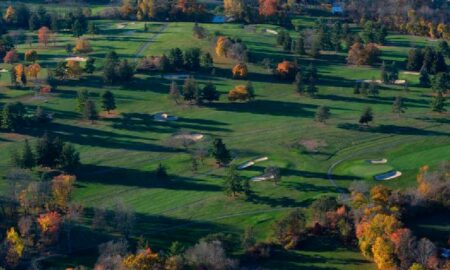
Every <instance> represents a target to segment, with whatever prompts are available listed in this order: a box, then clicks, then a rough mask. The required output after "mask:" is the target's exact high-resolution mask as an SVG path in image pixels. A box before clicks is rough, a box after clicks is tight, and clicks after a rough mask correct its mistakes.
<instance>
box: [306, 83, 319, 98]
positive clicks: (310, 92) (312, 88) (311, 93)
mask: <svg viewBox="0 0 450 270" xmlns="http://www.w3.org/2000/svg"><path fill="white" fill-rule="evenodd" d="M317 92H318V89H317V87H316V84H315V83H314V81H310V82H309V84H308V85H307V86H306V93H308V95H309V96H310V97H314V96H315V95H316V94H317Z"/></svg>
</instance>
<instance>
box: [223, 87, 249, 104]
mask: <svg viewBox="0 0 450 270" xmlns="http://www.w3.org/2000/svg"><path fill="white" fill-rule="evenodd" d="M250 99H251V93H250V92H249V91H248V89H247V87H246V86H245V85H237V86H236V87H234V88H233V89H231V90H230V91H229V92H228V100H229V101H239V100H240V101H247V100H250Z"/></svg>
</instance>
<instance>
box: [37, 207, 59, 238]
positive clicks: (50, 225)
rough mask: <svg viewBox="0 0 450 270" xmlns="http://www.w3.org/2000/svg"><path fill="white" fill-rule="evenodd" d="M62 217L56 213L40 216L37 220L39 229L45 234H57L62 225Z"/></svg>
mask: <svg viewBox="0 0 450 270" xmlns="http://www.w3.org/2000/svg"><path fill="white" fill-rule="evenodd" d="M61 220H62V219H61V215H60V214H58V213H57V212H55V211H52V212H48V213H44V214H40V215H39V217H38V218H37V222H38V224H39V228H40V229H41V232H43V233H56V232H58V231H59V227H60V225H61Z"/></svg>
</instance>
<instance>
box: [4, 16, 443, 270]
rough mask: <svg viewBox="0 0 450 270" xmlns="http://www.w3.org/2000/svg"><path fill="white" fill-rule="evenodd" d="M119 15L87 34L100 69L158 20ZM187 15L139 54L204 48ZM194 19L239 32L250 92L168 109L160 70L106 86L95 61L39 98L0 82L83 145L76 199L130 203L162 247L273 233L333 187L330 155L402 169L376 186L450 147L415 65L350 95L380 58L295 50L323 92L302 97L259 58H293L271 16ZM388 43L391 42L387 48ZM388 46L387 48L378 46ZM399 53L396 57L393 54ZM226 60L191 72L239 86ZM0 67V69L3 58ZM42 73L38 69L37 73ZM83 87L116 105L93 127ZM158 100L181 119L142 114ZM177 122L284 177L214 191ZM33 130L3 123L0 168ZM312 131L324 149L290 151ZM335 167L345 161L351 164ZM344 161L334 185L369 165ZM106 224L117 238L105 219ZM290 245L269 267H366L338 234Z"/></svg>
mask: <svg viewBox="0 0 450 270" xmlns="http://www.w3.org/2000/svg"><path fill="white" fill-rule="evenodd" d="M308 20H309V19H307V18H305V21H308ZM118 23H123V22H115V21H109V20H103V21H97V24H98V26H99V27H100V29H101V32H100V34H99V35H88V36H86V37H87V38H89V40H90V42H91V44H92V47H93V49H94V51H93V52H92V53H90V54H89V55H90V56H91V57H94V58H95V59H96V65H97V66H101V65H102V64H103V57H104V55H105V54H106V53H107V52H108V51H110V50H115V51H117V52H118V54H119V55H120V56H121V57H125V58H128V59H129V60H130V61H134V58H135V54H136V52H137V51H138V50H139V48H141V47H142V45H143V44H144V43H145V42H146V41H148V40H150V39H151V38H152V37H153V36H154V35H155V34H156V33H157V32H158V31H159V30H160V29H161V28H162V24H161V23H150V24H149V27H150V31H149V32H148V33H145V32H143V23H140V22H137V23H134V24H132V23H127V24H126V27H125V28H123V29H121V28H118V27H117V24H118ZM192 26H193V24H192V23H169V25H168V28H167V29H166V31H164V32H162V33H161V34H160V35H159V36H157V37H156V39H155V40H154V42H153V43H152V44H151V45H150V46H149V47H148V48H147V49H146V50H145V52H144V55H160V54H162V53H167V52H168V51H169V50H170V48H173V47H176V46H177V47H180V48H188V47H193V46H195V47H200V48H202V50H204V51H210V52H211V53H213V52H214V51H213V46H212V44H211V41H209V40H206V39H205V40H198V39H195V38H194V37H192V30H191V29H192ZM204 26H205V27H206V28H207V29H208V31H209V32H210V33H213V32H214V31H220V32H221V33H222V34H224V35H227V36H231V37H240V38H242V40H243V42H244V43H245V44H246V45H247V46H248V47H249V48H250V51H251V52H252V57H254V59H255V60H256V64H250V65H249V68H250V74H249V78H248V79H249V80H251V81H252V82H253V85H254V87H255V89H256V95H257V97H256V100H255V101H254V102H251V103H230V102H228V101H227V99H226V96H225V95H222V97H221V99H220V101H219V102H217V103H214V104H210V105H205V106H200V107H197V106H187V105H182V106H176V105H175V104H174V103H173V102H171V101H170V100H169V99H168V97H167V92H168V89H169V84H170V81H167V80H163V79H161V77H160V76H159V75H158V74H138V75H137V76H136V79H135V80H134V81H133V82H132V83H130V84H128V85H125V86H103V85H102V84H101V83H100V76H101V72H100V71H97V72H95V74H94V75H92V76H91V75H89V76H83V77H82V78H81V79H80V80H69V81H68V82H67V83H65V84H64V85H62V86H61V87H60V89H59V90H58V91H57V92H55V93H52V94H51V95H49V96H48V97H46V100H42V99H35V98H33V95H34V94H33V91H32V90H31V89H32V88H30V89H25V90H10V89H9V88H8V87H7V85H8V82H9V75H8V74H2V77H1V82H2V86H1V90H0V103H1V104H3V103H6V102H10V101H13V100H20V101H22V102H24V103H26V104H27V105H28V106H30V108H33V107H35V106H42V107H44V108H45V109H46V110H48V111H50V112H52V113H54V114H55V116H54V118H55V120H54V123H53V124H52V125H51V126H50V130H51V131H52V132H54V133H56V134H58V135H59V136H61V137H62V139H63V140H64V141H67V142H71V143H73V144H75V145H76V147H77V149H78V150H79V151H80V153H81V160H82V163H83V167H82V170H81V173H80V174H79V176H78V179H77V188H76V190H75V193H74V197H73V199H74V201H76V202H80V203H82V204H83V205H84V206H85V207H86V209H87V213H92V211H91V210H92V208H93V207H98V206H105V207H108V208H109V207H112V206H113V205H114V204H115V202H116V201H117V200H122V201H123V202H124V203H125V204H127V205H129V206H130V207H131V208H133V209H134V210H135V211H136V213H137V224H136V228H135V230H134V232H133V235H134V236H139V235H144V236H146V237H148V238H149V239H150V242H151V245H152V247H154V248H156V249H159V248H167V247H168V246H169V245H170V242H171V241H175V240H179V241H182V242H183V243H186V244H192V243H194V242H195V241H197V239H198V238H200V237H202V236H205V235H207V234H209V233H212V232H218V231H225V232H230V233H232V234H234V235H235V236H236V238H239V234H240V233H241V232H242V231H243V229H244V228H245V227H246V226H254V227H255V230H256V232H257V235H258V238H259V239H260V240H263V239H267V238H268V237H270V228H271V224H272V223H273V221H274V220H275V219H276V218H277V217H279V216H280V215H281V214H282V213H284V212H285V211H286V209H290V208H294V207H306V206H308V205H309V204H310V203H311V202H312V201H313V200H314V199H316V198H318V197H320V196H323V195H326V194H330V195H336V196H337V195H338V190H337V189H336V187H335V186H334V184H333V183H332V182H330V181H329V179H328V176H327V171H328V168H329V167H330V166H331V165H332V164H334V163H335V162H337V161H340V160H343V159H344V160H347V159H349V160H363V159H369V158H378V157H386V158H388V159H389V163H388V165H389V166H392V167H393V168H395V169H397V170H400V171H402V173H404V174H403V176H402V177H401V178H399V179H398V180H396V181H389V182H388V181H386V182H388V183H385V184H386V185H389V186H391V187H408V186H411V185H414V184H415V180H414V175H415V173H416V172H417V170H418V168H419V167H420V166H421V165H424V164H430V165H432V166H435V165H437V164H438V163H440V162H441V161H442V160H443V159H444V158H445V157H448V156H450V147H449V145H450V144H449V143H450V139H449V136H448V135H449V126H448V121H446V119H445V118H446V117H448V115H439V114H432V113H430V109H429V102H430V97H429V93H430V90H429V89H424V88H420V87H418V86H417V78H416V77H413V76H411V82H410V92H408V93H403V92H402V89H400V88H399V87H394V86H383V87H382V89H381V94H380V97H375V98H366V97H361V96H355V95H353V94H352V92H353V85H354V81H355V80H358V79H370V78H372V77H379V70H378V68H372V67H350V66H347V65H346V64H345V55H344V54H343V53H339V54H336V55H323V56H322V57H321V58H320V59H318V60H314V59H310V58H308V57H306V56H303V57H301V59H300V64H301V65H302V66H303V67H306V66H308V65H309V64H310V63H311V62H313V63H315V65H316V66H317V67H318V69H319V73H320V80H319V84H320V85H319V93H320V94H319V97H318V98H315V99H312V98H308V97H301V96H298V95H297V94H295V92H294V87H293V86H292V85H291V84H290V83H286V82H282V81H277V80H276V79H274V77H273V75H271V74H270V72H269V71H267V70H266V69H265V68H264V67H263V66H262V65H259V64H258V62H259V61H261V60H262V59H264V58H272V59H274V60H275V61H281V60H283V59H291V58H292V57H293V56H292V55H290V54H287V53H285V52H283V51H282V50H281V48H279V47H277V46H275V37H274V36H273V35H270V34H264V33H262V30H263V29H265V28H268V27H272V26H266V25H259V26H258V27H257V28H256V32H253V31H248V30H246V29H245V28H243V27H242V26H241V25H238V24H225V25H213V24H205V25H204ZM130 31H133V32H130ZM394 37H395V36H394ZM394 37H391V36H390V37H389V39H388V40H394ZM391 38H392V39H391ZM402 38H404V39H406V40H410V42H413V43H414V44H415V43H416V42H417V43H424V42H426V41H424V39H423V38H411V37H402ZM69 42H70V43H73V42H74V38H73V37H71V36H70V35H68V34H60V35H58V40H57V42H56V45H55V46H54V45H51V47H49V48H41V47H38V45H37V44H34V45H33V48H35V49H38V53H39V56H40V60H39V63H40V64H41V65H42V66H43V67H44V68H45V67H53V66H54V65H55V64H56V62H57V61H60V60H62V59H65V58H66V57H67V56H68V54H67V53H66V52H65V50H64V46H65V44H66V43H69ZM392 46H395V50H394V49H393V50H392V55H394V54H395V55H397V54H398V52H397V50H398V51H400V50H402V49H401V48H402V47H399V46H403V45H400V44H397V45H396V44H393V45H392ZM405 46H406V45H405ZM408 46H409V45H408ZM27 49H30V48H29V47H28V45H26V44H22V45H20V46H18V50H19V52H20V53H23V52H24V51H26V50H27ZM386 50H389V52H390V49H389V48H386ZM383 53H384V52H383ZM386 57H391V56H390V54H389V53H387V56H386ZM395 57H398V58H399V59H401V57H402V56H400V55H399V56H395ZM233 64H235V61H232V60H229V59H224V58H219V57H216V58H215V66H216V75H215V76H211V75H209V74H206V73H202V74H199V75H196V79H197V81H198V82H199V84H200V85H203V84H204V83H206V82H208V81H212V82H213V83H214V84H215V85H216V86H217V88H218V90H219V91H220V92H221V93H223V94H225V93H227V92H228V91H229V90H230V89H232V88H233V87H234V86H235V85H237V84H245V81H235V80H232V79H231V72H230V69H231V67H232V65H233ZM3 67H5V68H9V67H8V66H6V65H3V64H2V65H0V68H3ZM44 75H45V72H43V74H42V77H44ZM402 76H403V75H402ZM408 78H409V77H408ZM178 83H179V84H181V82H178ZM31 84H32V82H31ZM80 89H87V90H89V91H90V93H91V96H92V98H93V99H94V100H95V101H97V105H98V108H100V104H99V98H98V96H99V95H100V94H101V93H102V92H103V91H104V90H106V89H109V90H112V91H113V92H114V94H115V96H116V99H117V105H118V113H120V114H121V116H120V117H117V118H110V119H102V120H100V121H97V122H96V123H95V124H90V123H88V122H86V121H83V120H81V119H80V115H79V114H78V113H77V112H76V111H75V108H76V102H75V96H76V91H78V90H80ZM399 94H401V95H403V96H404V97H405V100H406V105H407V106H408V110H407V113H406V114H404V115H403V116H401V117H398V116H397V115H393V114H391V113H390V111H391V106H392V102H393V99H394V97H395V96H397V95H399ZM320 105H327V106H329V107H330V108H331V113H332V117H331V119H330V120H329V121H328V122H327V124H325V125H321V124H317V123H315V122H314V121H313V118H314V112H315V110H316V109H317V107H318V106H320ZM366 106H371V107H372V108H373V110H374V113H375V123H373V124H372V125H371V126H372V127H371V128H369V129H360V128H359V127H358V125H357V122H358V118H359V115H360V112H361V111H362V110H363V108H364V107H366ZM161 111H167V112H169V113H170V114H173V115H176V116H179V117H180V119H179V121H177V122H172V123H159V122H154V121H152V114H153V113H155V112H161ZM180 131H191V132H200V133H203V134H205V135H206V140H205V142H201V143H198V144H197V145H196V146H193V147H205V146H208V145H209V144H210V141H211V140H212V139H213V138H215V137H221V138H223V140H224V142H225V143H226V145H227V147H228V148H229V149H231V151H232V155H233V157H234V162H235V163H236V164H239V163H241V162H244V161H246V160H249V159H252V158H255V157H259V156H268V157H269V160H268V161H265V162H262V163H258V164H257V165H256V166H253V167H251V168H249V169H247V170H244V171H242V175H243V176H244V177H252V176H256V175H259V174H261V173H262V172H263V170H264V168H265V167H267V166H269V165H277V166H280V167H281V168H282V175H283V179H282V182H281V184H280V185H278V186H275V185H273V184H272V183H268V182H260V183H253V184H252V188H253V190H254V193H255V195H254V196H252V198H251V199H250V200H248V201H244V200H242V199H235V200H231V199H228V198H226V196H225V195H224V194H223V192H222V182H223V176H224V169H218V168H216V167H215V166H214V165H213V163H214V162H213V161H212V160H211V159H210V158H208V159H207V160H206V162H205V164H204V165H202V166H200V169H199V171H198V172H192V171H191V164H190V155H189V153H188V152H187V151H186V150H185V149H184V148H183V147H176V148H173V147H171V146H170V145H169V144H168V139H169V138H170V137H171V136H172V135H173V134H174V133H176V132H180ZM41 133H42V132H40V131H39V130H33V131H30V132H27V133H26V134H22V135H15V134H13V135H11V134H7V133H0V174H1V175H4V174H5V173H6V172H7V171H8V169H9V168H10V165H9V153H10V152H11V151H12V150H13V149H17V148H18V147H20V146H21V145H22V141H23V140H24V139H25V138H29V139H31V141H32V142H34V140H35V138H36V137H38V136H39V135H40V134H41ZM308 139H317V140H322V141H324V142H325V143H326V146H323V147H321V148H320V149H319V151H318V152H316V153H311V154H305V153H302V152H300V151H299V150H298V149H297V147H295V145H296V144H297V143H298V142H299V141H301V140H308ZM159 163H162V164H164V166H166V167H167V169H168V172H169V174H170V175H171V177H170V178H171V179H170V180H168V181H165V182H161V181H158V180H156V179H154V176H153V174H152V171H153V170H154V169H155V168H156V167H157V165H158V164H159ZM345 164H346V163H343V165H342V166H344V167H348V166H346V165H345ZM354 165H358V166H360V167H359V168H357V170H356V171H355V172H347V171H345V170H342V169H341V168H340V167H337V168H336V170H335V171H333V179H335V181H336V184H337V185H338V186H339V187H344V188H346V187H348V185H349V184H350V183H351V182H352V181H353V180H354V179H355V177H354V175H352V174H351V173H355V174H363V175H366V173H367V172H366V171H365V169H364V166H362V164H359V163H357V164H354ZM375 168H376V169H380V171H384V169H387V167H372V166H370V169H371V170H373V171H371V172H370V175H371V174H372V173H375V172H376V171H375ZM370 175H369V174H367V177H369V176H370ZM363 178H366V176H363ZM0 187H1V189H0V190H5V189H4V187H5V183H4V182H2V181H0ZM90 217H91V216H90V214H88V215H87V216H86V223H87V224H89V221H90ZM105 233H107V234H112V235H114V233H113V232H111V231H109V230H106V231H105ZM93 239H103V238H101V237H100V236H99V235H98V234H94V235H93V236H92V238H91V239H90V240H92V241H89V243H90V244H91V245H92V247H91V248H93V249H94V250H95V246H96V244H97V243H98V242H99V241H93ZM286 256H287V257H286V261H284V260H282V261H283V264H281V262H280V266H279V268H278V269H314V268H312V267H316V268H317V269H320V267H321V266H328V267H331V268H333V269H334V268H336V269H357V268H360V267H361V266H363V267H364V268H363V269H371V267H372V266H370V265H371V264H370V263H368V262H366V261H365V260H364V259H363V258H362V256H361V255H360V254H359V253H358V251H355V250H347V249H343V248H341V247H340V246H339V245H336V244H330V245H328V246H327V247H326V248H325V247H321V246H320V245H319V246H314V245H312V246H308V248H307V249H301V251H298V252H290V253H288V254H287V255H286ZM317 258H319V259H317ZM303 259H305V260H303ZM82 260H84V259H82ZM91 260H92V258H91ZM270 266H271V268H270V269H277V264H276V263H273V264H271V265H270ZM310 267H311V268H310ZM352 267H353V268H352Z"/></svg>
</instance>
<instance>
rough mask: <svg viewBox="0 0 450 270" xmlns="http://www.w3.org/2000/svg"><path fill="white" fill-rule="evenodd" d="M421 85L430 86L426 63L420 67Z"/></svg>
mask: <svg viewBox="0 0 450 270" xmlns="http://www.w3.org/2000/svg"><path fill="white" fill-rule="evenodd" d="M419 82H420V85H421V86H423V87H428V86H430V76H429V75H428V71H427V68H426V67H425V65H423V66H422V68H421V69H420V77H419Z"/></svg>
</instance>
